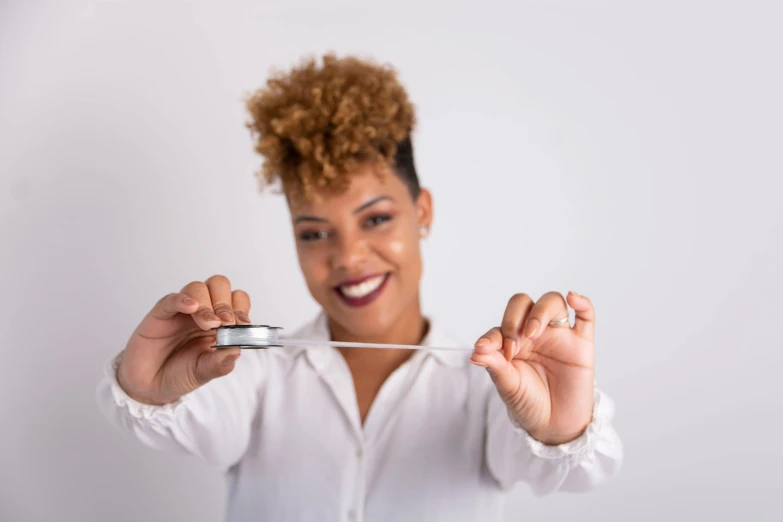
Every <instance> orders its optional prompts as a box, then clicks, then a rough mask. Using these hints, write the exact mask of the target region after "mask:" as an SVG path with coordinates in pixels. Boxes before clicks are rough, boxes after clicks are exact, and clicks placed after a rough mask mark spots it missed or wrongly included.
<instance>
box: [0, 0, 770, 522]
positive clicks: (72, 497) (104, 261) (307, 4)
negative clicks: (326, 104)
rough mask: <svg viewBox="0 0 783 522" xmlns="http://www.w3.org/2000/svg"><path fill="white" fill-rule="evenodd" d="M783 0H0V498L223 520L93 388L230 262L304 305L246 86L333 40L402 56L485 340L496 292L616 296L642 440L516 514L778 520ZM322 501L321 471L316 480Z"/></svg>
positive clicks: (452, 309) (283, 306)
mask: <svg viewBox="0 0 783 522" xmlns="http://www.w3.org/2000/svg"><path fill="white" fill-rule="evenodd" d="M781 20H783V8H781V4H780V2H774V1H770V2H765V3H763V2H755V1H743V2H738V1H737V2H718V1H703V2H696V1H677V2H661V1H647V2H640V1H636V2H621V1H616V2H608V1H604V2H597V1H596V2H578V1H572V2H563V1H560V2H543V1H541V2H529V1H527V2H519V1H517V2H508V3H506V4H500V3H492V2H489V3H487V2H446V1H445V0H442V1H438V2H436V1H432V0H430V1H422V0H419V1H416V2H405V1H393V2H347V1H316V0H311V1H288V2H262V1H249V0H248V1H245V2H174V1H156V2H143V1H136V2H120V1H104V2H98V1H69V2H54V1H53V2H48V3H43V2H35V1H22V0H19V1H15V2H14V1H7V0H6V1H3V2H1V3H0V174H1V175H2V178H1V181H2V184H0V217H1V220H0V223H1V224H0V231H1V234H2V235H1V236H0V241H1V242H0V256H1V257H0V261H1V262H2V271H1V274H0V284H1V285H2V286H1V287H0V291H1V292H2V293H1V295H2V300H1V301H0V303H1V304H0V307H2V309H1V310H0V325H1V326H2V332H3V340H2V345H0V353H2V357H1V358H0V520H2V521H3V522H6V521H8V522H17V521H25V522H26V521H36V522H37V521H47V522H48V521H74V522H76V521H79V522H92V521H95V522H98V521H101V522H103V521H118V522H125V521H128V522H130V521H148V522H158V521H160V522H163V521H170V520H188V521H190V522H207V521H218V520H221V519H222V517H223V511H224V506H225V501H226V498H225V484H224V479H223V477H222V476H221V475H220V474H219V473H217V472H216V471H215V470H213V469H211V468H210V467H209V466H208V465H206V464H205V463H202V462H200V461H198V460H195V459H192V458H186V457H176V456H171V455H167V454H163V453H157V452H154V451H152V450H149V449H147V448H145V447H143V446H142V445H141V444H140V443H138V442H136V441H134V440H132V439H130V438H129V437H127V436H124V435H122V434H121V433H119V432H118V431H115V430H114V429H113V428H112V427H111V426H110V425H109V424H108V423H107V422H106V421H104V419H103V418H102V417H101V416H100V414H99V411H98V408H97V406H96V403H95V398H94V391H95V387H96V384H97V382H98V380H99V378H100V376H101V371H102V366H103V364H104V363H105V361H106V360H108V359H109V358H110V357H112V356H114V355H115V354H116V353H117V352H118V351H119V350H121V349H122V348H123V347H124V345H125V342H126V341H127V338H128V336H129V335H130V333H131V331H132V330H133V328H134V327H135V326H136V324H137V323H138V322H139V320H140V319H141V318H142V316H143V315H144V314H145V313H146V312H147V311H148V310H149V308H150V307H151V306H152V305H153V304H154V303H155V301H156V300H157V299H158V298H159V297H161V296H162V295H164V294H166V293H169V292H171V291H178V290H179V289H180V288H181V287H182V286H183V285H185V284H186V283H188V282H190V281H191V280H194V279H199V280H203V279H206V278H207V277H209V276H210V275H212V274H215V273H221V274H225V275H227V276H228V277H229V278H231V280H232V282H233V283H234V284H235V286H237V287H241V288H244V289H245V290H247V291H248V292H249V294H250V295H251V297H252V299H253V303H254V307H253V310H252V313H251V318H252V319H253V320H254V321H255V322H263V323H267V324H274V325H280V326H284V327H286V328H287V329H293V328H295V327H297V326H298V325H300V324H301V323H303V322H305V321H306V320H308V319H309V318H310V317H311V316H312V315H313V314H314V313H315V312H316V311H317V306H316V304H315V302H314V301H313V300H312V298H311V297H310V296H309V294H308V293H307V289H306V287H305V285H304V282H303V279H302V277H301V274H300V272H299V268H298V264H297V261H296V257H295V252H294V248H293V238H292V234H291V230H290V225H289V221H288V218H289V216H288V213H287V209H286V207H285V204H284V202H283V200H282V199H281V198H280V197H279V196H278V195H275V194H274V193H272V194H266V193H261V192H259V190H258V186H257V182H256V179H255V177H254V175H253V174H254V172H255V171H256V170H257V169H258V167H259V165H260V158H259V157H258V156H256V155H255V153H254V152H253V150H252V142H251V139H250V136H249V133H248V132H247V129H246V128H245V126H244V124H245V121H246V115H245V112H244V106H243V98H244V96H245V95H246V94H247V93H249V92H251V91H252V90H254V89H256V88H258V87H260V86H261V85H263V82H264V81H265V79H266V78H267V76H268V74H269V72H270V70H271V68H281V69H285V68H288V67H290V66H291V65H293V64H294V63H296V62H297V61H298V60H299V59H300V57H302V56H305V55H308V54H311V53H312V54H320V53H323V52H326V51H329V50H333V51H335V52H337V53H338V54H340V55H344V54H347V53H351V54H357V55H360V56H363V57H370V58H374V59H376V60H378V61H381V62H386V63H391V64H393V65H394V66H395V67H396V68H397V70H398V71H399V74H400V78H401V80H402V81H403V83H404V84H405V85H406V86H407V88H408V90H409V92H410V95H411V97H412V98H413V101H414V102H415V104H416V106H417V108H418V118H419V122H420V123H419V125H418V127H417V130H416V132H415V135H414V140H415V145H416V151H417V157H416V160H417V163H418V168H419V172H420V176H421V178H422V182H423V184H424V185H426V186H427V187H429V188H430V189H431V190H432V191H433V193H434V198H435V222H434V226H433V229H432V235H431V237H430V238H429V240H428V241H427V243H426V245H425V247H424V257H425V259H424V262H425V269H424V270H425V274H424V278H423V281H422V288H423V302H424V307H425V310H426V312H427V313H428V314H430V315H432V316H434V317H437V318H438V320H439V321H441V323H442V324H443V326H444V327H446V328H447V329H448V330H449V331H450V333H451V334H452V335H453V336H454V337H455V338H457V339H460V340H461V341H462V342H465V343H473V342H474V341H475V339H476V338H477V337H478V336H479V335H480V334H481V333H483V332H484V331H485V330H486V329H487V328H489V327H491V326H494V325H497V324H498V323H499V322H500V319H501V317H502V312H503V309H504V307H505V305H506V302H507V300H508V298H509V297H511V295H512V294H513V293H515V292H527V293H529V294H531V295H532V296H533V297H535V298H537V297H539V296H540V295H541V294H543V293H544V292H546V291H549V290H556V291H561V292H564V293H565V292H567V291H568V290H571V289H573V290H575V291H577V292H580V293H583V294H586V295H588V296H589V297H591V298H592V299H593V301H594V303H595V306H596V310H597V331H596V354H597V379H598V383H599V386H600V387H601V388H602V389H603V390H604V391H605V392H607V393H608V394H609V395H610V396H612V398H613V399H614V400H615V402H616V404H617V416H616V427H617V430H618V432H619V433H620V435H621V437H622V438H623V441H624V444H625V448H626V459H625V464H624V466H623V469H622V471H621V473H620V475H619V476H618V477H617V478H616V479H615V480H613V481H612V482H610V483H609V484H607V485H606V486H604V487H602V488H600V489H598V490H596V491H594V492H591V493H588V494H579V495H567V494H559V495H555V496H552V497H548V498H544V499H536V498H534V497H533V496H532V495H531V494H530V492H529V490H528V489H527V487H526V486H524V485H520V486H519V487H518V488H517V489H516V490H515V491H514V492H513V493H512V494H511V495H510V497H509V502H508V516H507V520H509V521H512V520H545V521H553V520H600V521H627V520H639V521H647V520H650V521H652V520H754V521H760V520H780V517H781V516H783V515H782V514H781V513H783V501H781V488H782V487H783V465H782V462H781V461H782V460H783V459H781V457H782V456H783V443H781V428H783V422H781V413H783V408H782V407H781V406H783V393H782V392H781V378H780V368H781V364H783V354H782V353H781V348H783V346H782V344H783V343H781V340H780V335H781V333H780V324H781V323H780V317H781V314H783V306H781V299H783V285H782V284H781V275H780V270H781V266H782V265H783V247H782V246H781V238H783V212H782V211H781V206H783V205H781V194H782V193H783V191H782V190H781V189H783V182H781V175H782V174H783V168H782V167H783V161H782V160H781V143H783V124H782V123H781V122H783V104H782V103H781V93H783V72H782V71H783V69H782V68H781V50H782V49H783V36H781V34H782V33H781V31H780V24H781ZM302 500H303V501H304V502H306V501H307V499H302Z"/></svg>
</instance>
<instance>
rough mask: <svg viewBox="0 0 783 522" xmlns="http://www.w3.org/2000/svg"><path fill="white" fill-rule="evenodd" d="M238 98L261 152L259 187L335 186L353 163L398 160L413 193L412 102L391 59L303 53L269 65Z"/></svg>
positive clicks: (342, 183) (300, 190) (300, 191)
mask: <svg viewBox="0 0 783 522" xmlns="http://www.w3.org/2000/svg"><path fill="white" fill-rule="evenodd" d="M245 103H246V107H247V110H248V112H249V113H250V116H251V119H250V120H249V121H248V122H247V127H248V128H249V129H250V131H251V134H252V135H253V138H254V141H255V150H256V152H258V153H259V154H261V155H262V156H263V158H264V161H263V164H262V167H261V170H260V171H259V172H257V173H256V176H257V177H258V179H259V182H260V185H261V186H262V188H263V186H264V185H270V184H272V183H274V182H275V181H276V180H279V181H280V182H281V183H282V185H283V189H284V190H285V192H286V193H294V194H297V195H304V196H305V197H308V196H310V195H311V194H313V192H314V189H317V190H324V191H326V192H327V193H340V192H343V191H344V190H346V189H347V188H348V185H349V183H350V175H351V172H352V171H353V170H354V169H355V168H356V167H357V166H358V165H360V164H363V163H374V162H379V161H383V162H385V164H387V165H391V166H392V167H395V166H397V163H400V166H401V167H402V170H403V171H404V175H403V176H401V177H403V180H404V181H406V183H408V186H409V188H410V189H411V192H412V194H414V197H415V196H416V195H417V194H416V193H417V192H418V190H419V189H418V179H417V177H416V174H415V169H414V166H413V154H412V153H413V151H412V145H411V132H412V130H413V128H414V126H415V123H416V118H415V114H414V107H413V104H412V103H411V102H410V100H409V99H408V94H407V92H406V91H405V89H404V88H403V86H402V85H401V84H400V82H399V80H398V78H397V74H396V71H395V70H394V69H393V68H392V67H391V66H388V65H379V64H376V63H375V62H372V61H370V60H361V59H359V58H356V57H345V58H337V57H336V56H335V55H334V54H331V53H330V54H327V55H325V56H323V64H319V63H318V62H317V60H316V59H314V58H306V59H304V60H303V61H302V62H301V63H300V64H299V65H298V66H296V67H294V68H293V69H292V70H290V71H289V72H287V73H281V72H279V71H278V72H275V73H274V74H273V75H272V76H271V77H270V78H269V80H267V83H266V87H264V88H261V89H258V90H257V91H256V92H254V93H252V94H251V95H250V96H249V97H247V98H246V101H245ZM398 156H400V157H399V158H398ZM396 171H397V174H398V175H399V174H400V169H396ZM411 176H412V179H411Z"/></svg>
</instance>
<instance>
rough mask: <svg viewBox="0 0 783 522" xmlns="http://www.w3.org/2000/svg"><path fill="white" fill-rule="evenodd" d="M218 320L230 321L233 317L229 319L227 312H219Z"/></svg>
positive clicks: (229, 315)
mask: <svg viewBox="0 0 783 522" xmlns="http://www.w3.org/2000/svg"><path fill="white" fill-rule="evenodd" d="M220 318H221V319H223V320H224V321H231V320H232V319H233V317H231V314H230V313H228V312H220Z"/></svg>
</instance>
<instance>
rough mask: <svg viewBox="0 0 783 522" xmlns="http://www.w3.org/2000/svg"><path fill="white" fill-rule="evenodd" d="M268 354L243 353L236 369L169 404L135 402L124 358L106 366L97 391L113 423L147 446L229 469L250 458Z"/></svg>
mask: <svg viewBox="0 0 783 522" xmlns="http://www.w3.org/2000/svg"><path fill="white" fill-rule="evenodd" d="M265 355H266V354H264V353H262V352H260V351H252V352H249V353H243V354H242V356H241V357H240V358H239V359H238V360H237V361H236V363H235V367H234V370H233V371H232V372H231V373H229V374H228V375H225V376H223V377H220V378H217V379H214V380H211V381H210V382H208V383H207V384H205V385H203V386H201V387H199V388H197V389H195V390H193V391H191V392H189V393H187V394H185V395H183V396H181V397H179V398H178V399H176V400H175V401H173V402H170V403H168V404H164V405H153V404H145V403H142V402H139V401H137V400H134V399H133V398H131V397H130V396H129V395H128V394H127V393H126V392H125V390H123V388H122V387H121V386H120V385H119V384H118V382H117V367H118V363H119V361H118V359H119V358H118V357H117V358H114V359H112V360H110V361H108V362H107V363H106V364H105V366H104V376H103V378H102V379H101V381H100V384H99V385H98V388H97V390H96V398H97V401H98V406H99V408H100V410H101V412H102V413H103V415H104V416H105V417H106V418H107V419H108V420H109V422H110V423H111V424H112V425H114V426H115V427H116V428H119V429H120V430H121V431H124V432H126V433H129V434H130V435H132V436H133V437H135V438H136V439H138V440H139V441H141V442H142V443H144V444H145V445H147V446H149V447H151V448H154V449H157V450H163V451H171V452H175V453H179V454H187V455H194V456H197V457H200V458H203V459H205V460H206V461H208V462H210V463H211V464H213V465H216V466H218V467H220V468H221V469H224V470H225V469H228V468H229V467H231V466H232V465H234V464H235V463H236V462H237V461H238V460H239V459H240V458H241V457H242V455H243V454H244V452H245V450H246V449H247V446H248V443H249V441H250V433H251V425H252V422H253V418H254V415H255V412H256V410H257V407H258V401H259V397H260V395H261V393H262V384H263V382H264V380H265V374H266V365H265V363H266V361H265V360H262V359H263V358H264V356H265Z"/></svg>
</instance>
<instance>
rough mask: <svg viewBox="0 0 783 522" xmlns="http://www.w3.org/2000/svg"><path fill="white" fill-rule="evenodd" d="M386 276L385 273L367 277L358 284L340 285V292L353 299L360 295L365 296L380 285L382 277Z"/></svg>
mask: <svg viewBox="0 0 783 522" xmlns="http://www.w3.org/2000/svg"><path fill="white" fill-rule="evenodd" d="M384 277H386V276H385V275H380V276H376V277H373V278H372V279H368V280H366V281H363V282H361V283H359V284H358V285H344V286H341V287H340V292H342V293H343V294H345V295H347V296H348V297H351V298H353V299H359V298H361V297H364V296H366V295H367V294H369V293H371V292H373V291H375V290H376V289H377V288H378V287H379V286H381V283H383V278H384Z"/></svg>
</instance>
